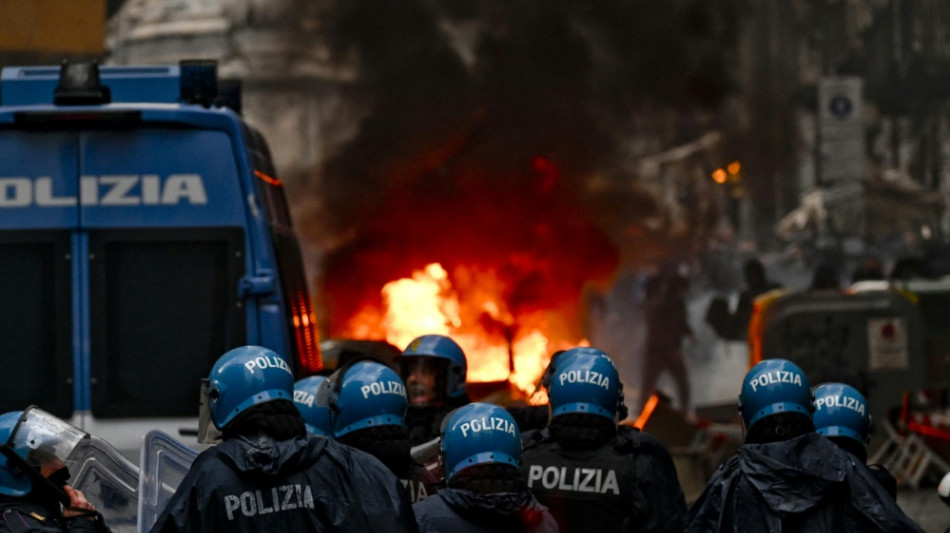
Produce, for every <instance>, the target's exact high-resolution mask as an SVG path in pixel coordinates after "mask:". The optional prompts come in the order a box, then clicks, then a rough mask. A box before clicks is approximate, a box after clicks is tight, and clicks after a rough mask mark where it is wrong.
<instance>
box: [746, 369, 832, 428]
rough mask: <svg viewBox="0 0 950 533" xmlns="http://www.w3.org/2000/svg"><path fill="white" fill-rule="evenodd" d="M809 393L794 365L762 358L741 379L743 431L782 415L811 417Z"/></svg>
mask: <svg viewBox="0 0 950 533" xmlns="http://www.w3.org/2000/svg"><path fill="white" fill-rule="evenodd" d="M813 409H814V406H813V405H812V394H811V389H810V388H809V385H808V378H807V377H805V373H804V372H802V369H801V368H799V367H798V365H796V364H795V363H793V362H791V361H788V360H785V359H765V360H763V361H760V362H759V363H758V364H756V365H755V366H753V367H752V368H751V369H750V370H749V371H748V372H747V373H746V375H745V377H744V378H743V379H742V392H741V393H740V394H739V412H740V413H741V414H742V420H743V422H745V426H746V428H751V427H752V426H753V425H754V424H755V423H756V422H758V421H759V420H761V419H763V418H765V417H767V416H772V415H776V414H781V413H789V412H792V413H802V414H804V415H807V416H808V417H809V418H811V414H812V410H813Z"/></svg>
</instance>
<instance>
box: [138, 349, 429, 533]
mask: <svg viewBox="0 0 950 533" xmlns="http://www.w3.org/2000/svg"><path fill="white" fill-rule="evenodd" d="M293 386H294V380H293V374H292V373H291V371H290V368H289V366H288V365H287V363H286V361H285V360H284V359H283V358H282V357H281V356H279V355H277V354H276V353H274V352H273V351H271V350H268V349H266V348H262V347H260V346H243V347H240V348H235V349H233V350H231V351H229V352H227V353H225V354H224V355H222V356H221V357H220V358H219V359H218V361H217V362H216V363H215V364H214V366H213V367H212V369H211V375H210V378H209V380H208V382H207V396H208V398H207V405H208V407H209V411H210V416H211V421H212V422H213V424H214V426H215V427H216V428H217V429H219V430H220V431H221V432H222V439H223V441H222V442H221V444H218V445H217V446H214V447H211V448H209V449H207V450H205V451H204V452H202V453H201V454H200V455H199V456H198V457H197V459H195V462H194V463H193V464H192V466H191V469H190V470H189V471H188V474H186V476H185V478H184V479H183V480H182V482H181V484H180V485H179V487H178V490H177V491H176V492H175V494H174V496H172V498H171V500H170V501H169V503H168V505H167V506H166V508H165V509H164V510H163V511H162V514H161V515H160V516H159V517H158V520H157V521H156V523H155V525H154V526H153V527H152V530H151V531H153V532H169V531H247V532H251V531H255V532H256V531H292V532H297V531H348V532H349V531H357V532H360V531H378V530H379V527H380V524H386V528H387V531H416V529H417V528H416V524H415V520H414V517H413V514H412V508H411V506H410V503H409V501H408V498H407V497H406V494H405V491H404V490H403V489H402V486H401V485H400V484H399V480H398V479H396V477H395V476H393V475H392V473H391V472H389V470H388V469H386V467H385V466H383V465H382V464H381V463H380V462H379V461H378V460H377V459H376V458H375V457H373V456H371V455H369V454H366V453H363V452H361V451H359V450H356V449H354V448H350V447H348V446H344V445H341V444H339V443H337V442H335V441H333V440H331V439H327V438H325V437H320V436H317V435H312V434H308V433H307V430H306V428H305V424H304V420H303V417H301V416H300V412H299V411H298V410H297V408H296V407H294V404H293V401H292V398H293Z"/></svg>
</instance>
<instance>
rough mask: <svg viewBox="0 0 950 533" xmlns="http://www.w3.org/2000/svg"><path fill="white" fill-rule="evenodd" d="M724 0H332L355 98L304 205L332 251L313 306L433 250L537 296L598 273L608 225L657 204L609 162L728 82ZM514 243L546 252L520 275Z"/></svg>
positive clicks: (637, 220) (718, 98)
mask: <svg viewBox="0 0 950 533" xmlns="http://www.w3.org/2000/svg"><path fill="white" fill-rule="evenodd" d="M732 5H733V2H729V1H716V0H664V1H659V2H657V1H655V0H632V1H620V0H607V1H598V2H583V1H567V0H527V1H510V0H483V1H474V2H473V1H470V0H429V1H420V0H404V1H397V2H393V1H391V0H339V1H336V2H333V3H332V4H331V8H330V9H329V11H328V17H327V20H326V26H325V31H326V35H327V38H328V42H329V43H330V45H331V49H332V51H333V54H334V57H335V58H337V59H338V60H339V61H341V62H348V63H351V64H355V65H356V66H357V70H358V72H359V79H358V81H357V82H356V83H355V84H354V86H353V90H352V91H351V93H350V94H349V98H351V99H355V100H357V101H358V102H359V103H360V105H361V106H363V107H364V108H365V109H366V113H365V115H364V118H363V119H362V122H361V123H360V124H359V128H358V133H357V135H356V136H355V137H354V138H353V139H352V140H351V141H349V142H348V143H346V144H345V145H344V146H343V147H342V149H341V150H340V151H339V152H338V153H337V154H335V155H334V156H333V157H332V158H331V159H330V160H329V161H328V162H327V164H326V167H325V168H324V169H323V171H322V175H321V176H320V178H319V179H316V180H313V182H312V184H311V186H312V188H313V189H312V190H311V191H308V194H314V195H319V197H320V202H319V204H320V206H321V208H320V209H319V210H314V211H313V212H310V213H304V214H303V215H304V216H303V217H299V218H300V224H299V226H300V228H301V230H302V233H303V234H304V235H306V236H308V237H309V238H311V239H313V240H315V241H316V242H318V243H319V244H320V245H321V246H323V247H324V248H325V249H327V253H326V255H325V258H326V261H325V264H324V265H323V266H322V268H321V271H322V279H321V281H320V292H322V293H325V294H328V295H329V296H328V298H329V301H325V302H324V304H325V305H329V306H335V310H334V311H333V313H334V314H336V313H338V312H341V311H342V313H343V314H344V315H347V314H348V313H347V310H345V308H346V307H347V305H355V304H353V303H352V302H344V301H343V300H353V299H357V300H358V299H360V297H361V294H353V293H352V292H351V291H356V292H357V293H359V292H361V291H359V290H356V289H354V288H353V287H352V284H354V283H355V284H358V285H360V284H362V285H366V286H367V288H366V289H365V292H366V293H367V294H368V293H369V292H372V291H378V289H379V287H380V286H381V283H385V281H388V280H390V279H393V278H392V277H391V276H393V275H408V274H409V273H410V272H411V270H412V269H415V268H421V267H422V266H424V264H425V263H427V262H429V261H440V262H443V263H449V265H448V266H449V267H450V266H451V264H452V263H453V262H455V263H458V264H461V263H463V262H467V263H471V262H476V263H477V262H481V263H485V264H492V265H494V266H497V267H498V268H502V269H505V268H507V269H510V270H513V271H515V272H513V274H512V276H513V280H514V281H513V284H515V285H518V286H520V285H525V284H527V285H529V286H530V287H531V289H530V290H529V291H528V292H529V294H532V295H533V294H535V293H540V294H539V295H538V297H541V295H542V294H543V293H544V291H551V290H553V289H552V288H551V287H552V285H553V284H555V283H561V284H563V285H566V290H567V291H568V292H573V293H579V292H580V289H581V286H583V284H584V283H585V278H591V277H594V278H596V277H600V278H603V277H606V276H609V275H610V274H611V273H612V272H613V270H614V269H615V268H616V265H617V261H618V257H619V251H618V249H617V246H618V235H622V234H624V232H626V231H628V229H629V228H631V227H636V226H637V225H639V224H641V223H642V222H643V220H645V219H647V218H649V217H655V216H657V214H658V210H659V207H658V204H657V202H656V201H655V199H654V198H653V197H652V196H651V195H650V194H649V193H647V192H646V191H645V190H644V189H642V188H640V187H638V186H637V184H636V176H635V175H633V174H632V173H631V171H630V170H629V169H628V167H629V165H626V166H625V165H623V164H621V162H620V161H618V155H619V154H621V153H623V150H622V144H623V143H625V142H629V139H630V138H631V137H633V136H637V135H641V136H642V135H644V134H650V130H651V128H657V129H658V130H664V129H665V130H674V133H673V134H672V135H671V134H670V133H669V132H668V131H658V132H657V135H662V136H664V137H665V138H669V139H670V140H671V141H672V142H675V141H677V140H678V139H677V136H678V135H680V133H677V132H676V130H677V129H678V128H679V129H681V130H683V131H682V132H681V135H682V136H683V137H684V138H687V137H689V136H690V135H693V134H694V133H695V132H694V131H692V130H691V129H690V128H692V127H693V125H689V126H682V127H681V125H680V124H678V123H677V122H676V119H675V118H674V119H673V122H672V124H671V123H670V121H669V119H667V118H664V117H669V116H671V115H673V116H685V117H692V116H694V115H696V114H702V113H708V112H710V111H712V110H715V108H716V107H717V106H718V105H719V104H720V103H721V102H722V101H723V99H724V98H725V97H726V96H727V95H728V94H729V93H730V91H731V90H732V87H733V85H732V81H731V77H730V74H729V70H728V68H727V65H728V62H729V61H728V57H729V53H730V46H731V36H730V32H731V24H732V23H731V21H732V20H734V18H735V17H734V16H733V14H732V13H731V10H732V9H733V8H732ZM683 123H684V124H686V123H690V121H689V120H686V121H683ZM461 245H464V246H461ZM459 248H464V249H461V250H460V249H459ZM523 253H530V254H533V255H534V256H535V257H536V258H540V259H542V260H543V261H542V262H543V263H544V264H547V265H549V266H548V267H545V269H542V270H544V272H542V273H539V272H522V271H521V270H519V268H520V267H517V266H512V265H513V264H516V263H517V260H516V259H514V258H516V257H519V254H523ZM498 263H501V264H498ZM539 277H540V278H541V279H543V280H546V281H543V282H539V281H538V278H539ZM341 284H350V287H349V288H348V289H347V292H346V294H345V296H344V295H342V294H340V295H339V296H337V297H333V294H334V291H340V289H339V288H338V287H339V286H340V285H341ZM512 290H513V292H514V293H517V294H522V295H523V293H524V292H525V291H526V290H528V289H525V288H523V287H522V288H518V287H516V288H514V289H512ZM528 299H530V298H528ZM341 307H342V308H343V309H341ZM332 329H333V328H332V326H331V333H332Z"/></svg>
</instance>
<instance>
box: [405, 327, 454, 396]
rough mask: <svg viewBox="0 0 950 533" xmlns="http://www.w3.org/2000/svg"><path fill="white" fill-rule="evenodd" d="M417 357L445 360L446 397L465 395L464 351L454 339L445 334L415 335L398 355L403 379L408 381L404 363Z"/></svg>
mask: <svg viewBox="0 0 950 533" xmlns="http://www.w3.org/2000/svg"><path fill="white" fill-rule="evenodd" d="M417 357H424V358H432V359H436V360H440V361H445V363H446V369H445V375H444V380H445V383H444V391H445V396H446V398H459V397H461V396H464V395H465V379H466V375H465V374H466V371H467V369H468V363H467V362H466V361H465V352H463V351H462V348H461V347H460V346H459V345H458V344H457V343H456V342H455V341H453V340H452V339H450V338H449V337H446V336H445V335H423V336H421V337H416V339H415V340H413V341H412V342H410V343H409V346H407V347H406V349H405V350H403V352H402V355H401V356H400V357H399V362H400V364H401V365H402V375H403V379H405V380H406V381H408V376H407V375H406V365H407V364H408V362H409V360H411V359H414V358H417Z"/></svg>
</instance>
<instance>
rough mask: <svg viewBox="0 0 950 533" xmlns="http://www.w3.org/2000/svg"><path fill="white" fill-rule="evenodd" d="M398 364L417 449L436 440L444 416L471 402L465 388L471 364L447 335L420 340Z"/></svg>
mask: <svg viewBox="0 0 950 533" xmlns="http://www.w3.org/2000/svg"><path fill="white" fill-rule="evenodd" d="M397 361H398V364H399V374H400V376H402V380H403V382H404V383H405V384H406V392H407V394H408V399H409V408H408V411H407V413H406V426H408V428H409V442H410V443H411V444H412V445H413V446H416V445H418V444H422V443H425V442H427V441H430V440H432V439H434V438H437V437H438V436H439V429H440V427H441V424H442V419H443V418H445V415H446V414H447V413H448V412H449V411H451V410H453V409H455V408H457V407H460V406H462V405H465V404H467V403H470V402H471V400H470V399H469V397H468V393H467V392H466V388H465V378H466V371H467V369H468V364H467V362H466V360H465V352H463V351H462V348H461V347H460V346H459V345H458V344H457V343H456V342H455V341H453V340H452V339H451V338H449V337H446V336H445V335H422V336H421V337H417V338H416V339H414V340H413V341H412V342H410V343H409V345H408V346H407V347H406V349H405V350H403V352H402V355H400V356H399V357H398V358H397Z"/></svg>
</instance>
